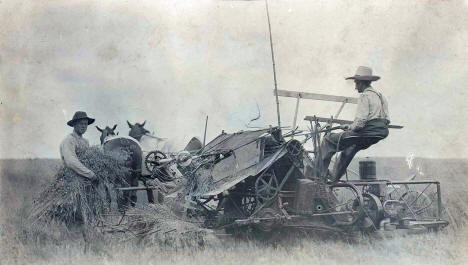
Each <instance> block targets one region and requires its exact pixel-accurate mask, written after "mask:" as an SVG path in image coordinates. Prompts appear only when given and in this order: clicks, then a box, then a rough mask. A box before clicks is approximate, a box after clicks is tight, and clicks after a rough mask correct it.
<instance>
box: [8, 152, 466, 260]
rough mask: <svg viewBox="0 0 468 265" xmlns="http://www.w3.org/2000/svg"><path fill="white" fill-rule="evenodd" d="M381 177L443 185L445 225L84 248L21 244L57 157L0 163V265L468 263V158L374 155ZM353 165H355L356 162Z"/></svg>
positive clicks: (69, 244) (79, 244) (62, 244)
mask: <svg viewBox="0 0 468 265" xmlns="http://www.w3.org/2000/svg"><path fill="white" fill-rule="evenodd" d="M376 160H377V166H378V175H379V176H381V177H382V178H386V179H391V180H403V179H406V178H407V177H409V176H410V175H412V174H417V175H418V177H417V178H418V179H419V180H424V179H434V180H438V181H440V182H441V186H442V196H443V203H444V206H445V212H446V213H445V217H446V218H447V219H448V220H449V221H450V222H451V224H450V226H449V227H447V228H446V229H444V230H443V231H440V232H438V233H425V234H415V235H407V234H403V233H390V234H389V233H385V234H376V235H375V236H372V237H361V238H358V239H357V240H354V241H352V242H350V241H347V240H345V239H336V238H335V239H324V238H311V237H300V238H295V237H292V238H287V239H283V240H280V241H279V242H278V243H277V244H274V245H265V244H261V243H259V242H253V241H248V242H247V241H242V240H241V241H239V240H233V239H231V238H224V237H221V238H220V237H217V238H215V239H213V240H212V241H210V242H207V244H206V245H205V246H204V247H197V248H167V247H164V246H157V245H153V246H149V247H139V246H137V245H135V244H106V245H101V246H99V248H98V249H95V250H93V251H88V252H87V253H84V252H83V242H82V241H81V240H80V239H79V238H78V237H77V238H76V240H68V241H65V242H56V241H53V242H44V241H38V242H31V241H25V240H24V238H22V236H21V234H22V231H23V230H24V229H26V228H27V227H26V226H27V224H28V222H27V220H26V218H27V216H28V211H29V210H30V209H31V204H32V200H33V198H34V196H36V195H37V193H38V192H39V191H40V190H41V188H42V187H43V186H44V185H46V184H47V183H48V182H49V181H51V179H52V177H53V175H54V173H55V171H56V170H57V167H58V165H59V163H60V161H57V160H52V159H50V160H48V159H33V160H1V161H0V176H1V178H0V181H1V182H0V200H1V203H0V207H1V208H0V209H1V231H0V236H1V246H0V256H1V261H0V263H1V264H195V265H198V264H217V265H218V264H327V265H328V264H330V265H331V264H340V265H342V264H425V265H429V264H468V228H467V226H466V221H467V220H468V180H467V177H468V161H467V160H436V159H415V160H413V161H412V164H411V169H410V168H409V167H408V164H407V162H406V161H405V159H404V158H377V159H376ZM351 168H354V169H356V168H357V162H356V161H354V162H353V164H352V165H351Z"/></svg>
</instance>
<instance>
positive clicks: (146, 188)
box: [116, 187, 158, 191]
mask: <svg viewBox="0 0 468 265" xmlns="http://www.w3.org/2000/svg"><path fill="white" fill-rule="evenodd" d="M157 188H158V187H126V188H116V189H117V190H121V191H128V190H155V189H157Z"/></svg>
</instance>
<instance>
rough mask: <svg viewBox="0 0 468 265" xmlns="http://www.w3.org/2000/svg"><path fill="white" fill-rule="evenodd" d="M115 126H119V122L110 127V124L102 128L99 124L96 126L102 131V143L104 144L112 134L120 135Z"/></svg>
mask: <svg viewBox="0 0 468 265" xmlns="http://www.w3.org/2000/svg"><path fill="white" fill-rule="evenodd" d="M115 128H117V124H115V125H114V127H112V128H110V127H109V126H106V128H104V129H101V128H99V127H98V126H96V129H97V130H98V131H100V132H101V138H100V139H101V145H102V144H104V140H105V139H106V137H108V136H112V135H118V134H119V133H117V134H116V133H115Z"/></svg>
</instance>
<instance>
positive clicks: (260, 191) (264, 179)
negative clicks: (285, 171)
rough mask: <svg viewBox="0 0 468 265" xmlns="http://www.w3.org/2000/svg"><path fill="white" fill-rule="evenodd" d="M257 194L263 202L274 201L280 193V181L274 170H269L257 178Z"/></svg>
mask: <svg viewBox="0 0 468 265" xmlns="http://www.w3.org/2000/svg"><path fill="white" fill-rule="evenodd" d="M255 192H256V193H257V197H258V198H259V199H260V200H262V201H263V202H266V201H269V200H271V199H273V198H274V197H275V196H276V195H277V194H278V193H279V184H278V179H277V178H276V174H275V172H274V171H273V170H268V171H267V172H264V173H262V174H260V176H258V177H257V180H256V181H255Z"/></svg>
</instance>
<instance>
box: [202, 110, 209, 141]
mask: <svg viewBox="0 0 468 265" xmlns="http://www.w3.org/2000/svg"><path fill="white" fill-rule="evenodd" d="M206 128H208V115H206V121H205V133H204V134H203V148H204V147H205V143H206V142H205V141H206Z"/></svg>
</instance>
